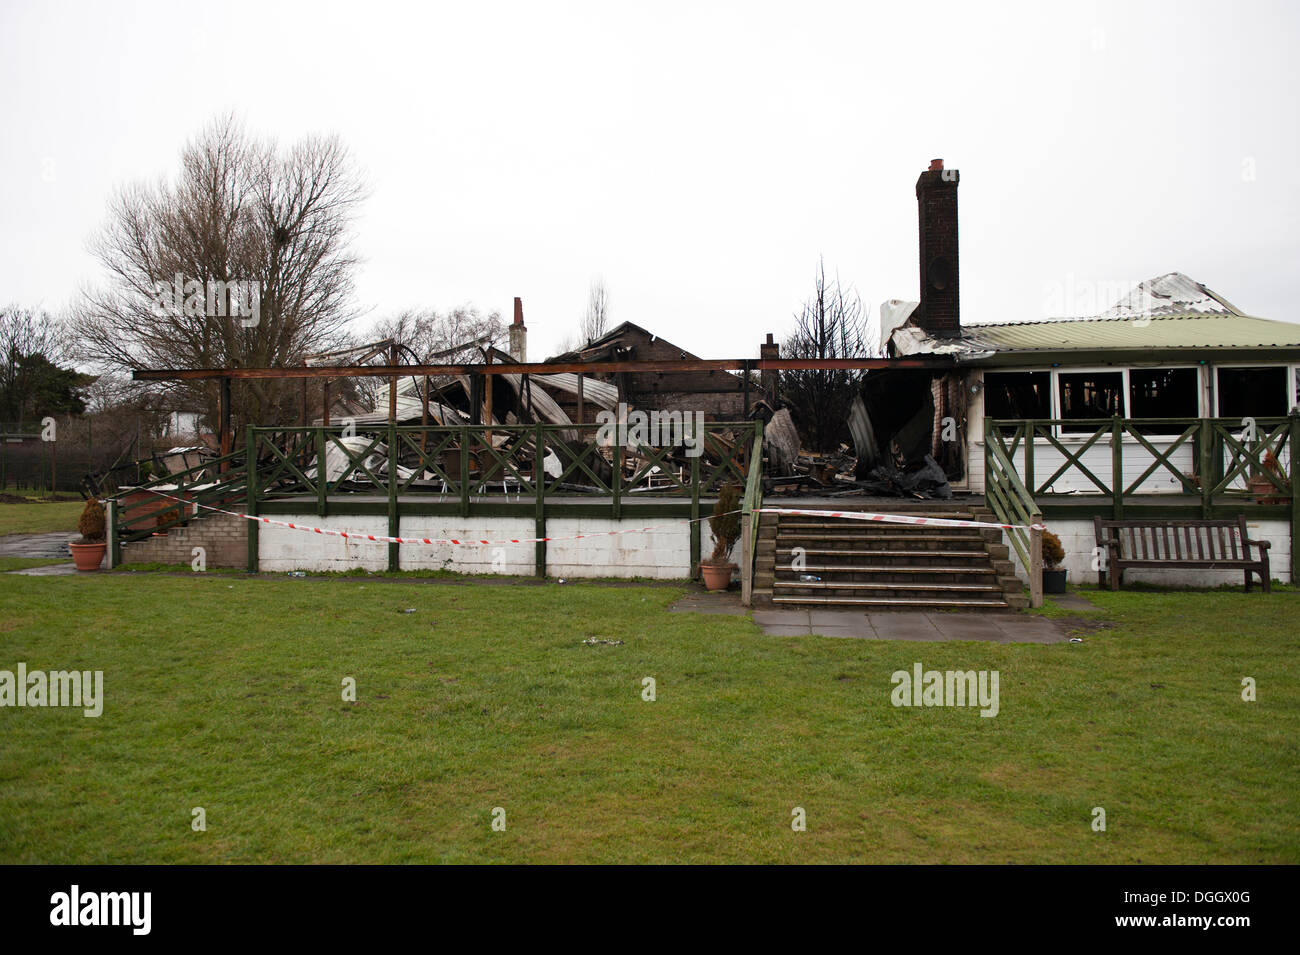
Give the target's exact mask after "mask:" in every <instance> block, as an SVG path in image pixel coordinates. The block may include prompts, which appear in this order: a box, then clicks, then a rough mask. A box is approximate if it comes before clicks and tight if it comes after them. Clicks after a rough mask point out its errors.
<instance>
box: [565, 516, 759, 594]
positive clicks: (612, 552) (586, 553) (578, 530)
mask: <svg viewBox="0 0 1300 955" xmlns="http://www.w3.org/2000/svg"><path fill="white" fill-rule="evenodd" d="M672 520H673V519H672V518H668V517H660V518H645V517H642V518H637V519H635V520H630V521H629V520H623V521H613V520H609V519H607V518H596V517H568V518H560V517H557V518H553V519H548V520H547V522H546V533H547V534H548V535H550V536H552V537H569V536H571V535H574V534H598V535H606V536H598V537H587V538H585V539H583V540H576V541H551V542H550V543H549V544H547V545H546V572H547V573H548V574H550V575H551V576H553V577H657V578H660V579H668V580H672V579H681V578H684V577H689V576H690V575H691V528H690V525H689V524H685V523H678V524H673V523H672ZM647 524H668V525H669V526H667V527H660V528H657V529H655V530H651V531H647V532H642V531H637V532H633V533H629V534H617V535H613V536H609V535H608V532H609V531H614V530H620V529H626V528H629V527H645V526H646V525H647ZM737 550H739V545H738V546H737Z"/></svg>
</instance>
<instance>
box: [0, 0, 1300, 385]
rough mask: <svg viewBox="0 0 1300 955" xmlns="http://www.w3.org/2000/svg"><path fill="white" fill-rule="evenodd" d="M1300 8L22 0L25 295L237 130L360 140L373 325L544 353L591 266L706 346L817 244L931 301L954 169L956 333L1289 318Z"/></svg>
mask: <svg viewBox="0 0 1300 955" xmlns="http://www.w3.org/2000/svg"><path fill="white" fill-rule="evenodd" d="M1298 9H1300V5H1297V4H1295V3H1286V2H1279V3H1264V2H1258V3H1256V2H1240V0H1237V2H1231V3H1228V2H1224V3H1219V4H1207V3H1146V2H1132V0H1129V2H1121V3H1116V4H1110V3H1100V4H1091V3H1077V2H1075V3H1069V4H1059V5H1049V4H1042V3H1032V4H1025V5H1020V4H1015V5H1012V4H990V3H956V4H945V3H939V2H927V3H924V4H902V3H888V4H885V3H881V4H866V3H808V2H799V3H793V2H788V3H776V4H756V3H743V4H741V3H737V4H730V3H709V2H696V3H672V2H665V0H656V2H645V3H635V4H634V3H619V2H609V0H607V2H603V3H590V4H588V3H568V4H560V3H537V2H534V3H466V2H457V3H452V4H448V3H429V4H423V3H422V4H410V5H402V4H388V3H379V2H373V0H372V2H367V3H356V2H352V3H332V2H319V0H316V2H306V3H288V2H275V0H258V2H253V3H220V2H212V3H204V4H202V5H201V6H200V5H198V4H189V3H126V2H100V3H36V2H28V0H17V2H16V0H0V130H2V131H3V133H2V135H3V141H4V148H3V150H2V151H0V302H17V303H20V304H24V305H31V306H42V307H45V308H48V309H58V308H60V307H62V306H63V305H65V304H66V303H67V302H69V301H70V300H71V299H72V297H73V296H74V295H75V294H76V292H77V290H78V288H79V287H81V286H82V285H83V284H86V283H92V282H96V281H98V280H99V278H100V276H99V271H98V266H97V264H96V262H95V261H94V260H93V259H92V258H91V257H90V256H89V254H88V253H87V251H86V249H87V240H88V238H89V237H90V235H91V234H92V233H93V232H94V231H95V230H96V228H97V227H98V226H99V225H100V224H101V223H102V221H103V219H104V214H105V211H106V202H107V199H108V197H109V195H110V193H111V191H112V190H113V189H114V187H115V186H117V185H119V184H121V183H124V182H128V181H131V180H134V179H146V180H150V179H155V178H157V177H159V176H163V175H169V174H171V173H172V172H174V171H175V170H176V168H177V157H178V154H179V151H180V148H181V146H182V145H183V143H184V141H185V140H186V139H187V138H188V137H190V136H191V135H193V134H194V133H195V132H197V131H198V130H199V129H200V128H201V127H202V126H203V125H205V124H206V123H207V122H208V121H209V120H210V119H211V118H212V117H213V116H214V115H215V114H218V113H221V112H225V111H230V110H233V111H235V112H236V113H237V114H238V115H240V116H241V117H242V118H243V119H244V120H245V121H246V123H247V125H248V127H249V129H250V130H251V131H252V132H254V133H260V134H266V135H271V136H275V137H277V138H279V139H280V140H283V141H289V140H292V139H294V138H297V137H299V136H301V135H303V134H306V133H310V132H337V133H338V134H340V135H341V136H342V138H343V139H344V141H345V142H346V143H347V144H348V145H349V146H350V148H351V149H352V150H353V152H354V154H355V156H356V158H357V160H358V162H359V163H360V165H361V166H362V168H363V169H364V170H365V173H366V175H367V177H368V180H369V182H370V184H371V186H372V188H373V193H372V195H371V198H370V199H369V200H368V201H367V203H366V205H365V207H364V212H363V215H362V217H361V218H360V220H359V221H358V223H357V240H356V242H357V247H358V249H359V251H360V252H361V254H362V255H363V256H364V257H365V259H366V263H365V265H364V267H363V269H362V271H361V273H360V276H359V282H358V291H359V299H360V304H361V305H362V306H364V307H365V308H367V309H370V310H371V314H372V316H374V315H381V314H383V313H385V312H388V311H392V310H394V309H397V308H400V307H403V306H409V305H420V306H433V307H437V308H448V307H451V306H454V305H457V304H462V303H466V302H472V303H475V304H477V305H479V306H481V307H484V308H488V309H498V310H500V311H501V312H502V314H503V315H505V316H507V317H508V316H509V314H510V309H511V301H512V298H513V296H516V295H518V296H522V297H523V299H524V307H525V316H526V319H527V322H528V325H529V329H530V341H529V357H530V358H532V359H534V360H537V359H540V358H543V357H546V355H547V354H549V353H550V349H551V347H552V346H554V345H555V344H556V343H557V342H558V341H559V340H560V338H561V337H562V336H563V335H564V334H565V333H567V332H568V331H570V330H571V329H572V328H573V327H574V326H575V324H576V322H577V320H578V318H579V317H580V316H581V314H582V312H583V309H584V307H585V303H586V297H587V291H588V286H589V283H590V282H591V280H592V278H593V277H594V276H597V275H600V276H603V277H604V279H605V282H606V285H607V287H608V289H609V292H610V297H611V303H610V304H611V318H612V320H613V321H624V320H630V321H634V322H637V323H638V324H641V325H644V326H646V327H647V328H649V329H651V330H652V331H654V332H657V333H659V334H661V335H663V336H664V337H666V338H668V339H670V340H672V341H674V342H676V343H677V344H679V345H682V346H684V347H686V348H689V349H690V350H692V351H694V352H696V353H698V354H701V355H703V356H705V357H733V356H734V357H745V356H750V355H756V354H757V346H758V342H759V341H760V340H761V339H762V337H763V334H764V333H765V332H768V331H771V332H775V333H777V335H778V337H780V336H781V335H783V334H784V333H785V332H786V331H787V330H788V329H789V326H790V323H791V314H792V312H793V311H795V310H796V309H797V308H798V307H799V304H800V302H801V301H802V300H803V299H804V298H806V297H807V295H808V294H809V292H810V290H811V286H812V279H813V273H814V271H815V269H816V265H817V261H818V257H819V256H824V257H825V261H826V266H827V269H828V271H833V272H838V273H839V275H840V277H841V278H842V279H843V280H844V281H845V282H846V283H852V284H853V285H854V286H856V288H857V289H858V291H859V292H860V294H861V296H862V297H863V299H864V300H865V301H866V302H868V303H870V306H871V308H872V310H873V312H875V311H878V309H879V304H880V302H881V301H882V300H884V299H889V298H903V299H914V298H915V297H916V295H917V286H918V275H917V271H918V266H917V250H916V199H915V194H914V192H913V189H914V185H915V182H916V177H917V175H918V174H919V173H920V172H921V170H922V169H924V168H925V167H926V166H927V165H928V163H929V161H930V159H932V158H934V157H939V156H941V157H943V158H944V159H945V161H946V164H947V166H948V167H949V168H957V169H960V171H961V174H962V179H961V190H960V204H961V291H962V318H963V321H966V322H977V321H1003V320H1017V321H1020V320H1029V319H1036V318H1043V317H1046V316H1045V313H1046V312H1047V311H1049V310H1050V309H1049V304H1048V303H1049V302H1050V301H1052V300H1053V298H1054V297H1055V299H1057V300H1059V299H1060V297H1061V289H1062V288H1063V287H1066V286H1070V285H1072V286H1073V287H1074V289H1075V290H1076V295H1078V294H1084V295H1085V296H1086V294H1087V292H1086V290H1087V288H1088V286H1087V285H1086V283H1100V284H1102V285H1103V286H1104V287H1106V288H1109V287H1112V286H1115V285H1117V284H1118V283H1129V284H1132V283H1135V282H1137V281H1139V280H1141V279H1144V278H1148V277H1151V276H1154V275H1157V274H1160V273H1164V272H1169V271H1175V270H1177V271H1182V272H1185V273H1187V274H1188V275H1191V276H1192V277H1193V278H1196V279H1198V280H1200V281H1202V282H1205V283H1206V284H1207V285H1209V286H1210V287H1211V288H1212V289H1214V290H1215V291H1217V292H1219V293H1220V294H1221V295H1223V296H1225V297H1226V298H1227V299H1228V300H1230V301H1232V302H1233V303H1234V304H1236V305H1237V306H1239V307H1240V308H1243V309H1244V310H1246V311H1247V312H1251V313H1254V314H1257V315H1262V316H1265V317H1269V318H1278V319H1284V320H1288V321H1296V320H1300V310H1298V309H1297V302H1300V268H1298V267H1297V264H1298V263H1300V238H1298V230H1297V228H1296V225H1295V222H1296V217H1297V211H1298V208H1300V170H1298V169H1297V158H1298V157H1300V142H1298V139H1300V136H1298V134H1297V126H1298V123H1297V115H1300V110H1297V107H1296V103H1295V96H1296V93H1297V89H1300V82H1298V80H1300V66H1297V62H1298V61H1300V57H1297V56H1296V55H1295V54H1294V50H1295V48H1296V44H1297V41H1298V40H1300V29H1298V28H1300V13H1297V10H1298ZM1080 289H1083V290H1084V291H1083V292H1082V293H1080V291H1079V290H1080ZM1102 304H1107V303H1102ZM1099 307H1100V306H1099ZM1097 310H1099V308H1098V309H1097Z"/></svg>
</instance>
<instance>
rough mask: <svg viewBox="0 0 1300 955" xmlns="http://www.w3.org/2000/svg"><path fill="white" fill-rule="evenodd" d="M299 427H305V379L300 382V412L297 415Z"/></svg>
mask: <svg viewBox="0 0 1300 955" xmlns="http://www.w3.org/2000/svg"><path fill="white" fill-rule="evenodd" d="M298 425H299V427H303V428H305V427H307V379H306V378H304V379H303V380H302V412H301V413H300V414H299V415H298Z"/></svg>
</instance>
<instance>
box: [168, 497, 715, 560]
mask: <svg viewBox="0 0 1300 955" xmlns="http://www.w3.org/2000/svg"><path fill="white" fill-rule="evenodd" d="M146 490H148V491H150V492H152V493H154V494H157V495H158V496H159V497H165V498H167V499H168V500H172V501H177V502H179V503H181V504H185V505H189V506H193V507H201V508H203V509H204V510H205V511H215V512H216V513H218V514H225V515H227V516H228V517H242V518H244V520H248V521H256V522H257V523H259V524H271V525H273V526H275V527H287V528H289V529H290V530H294V531H305V532H306V533H308V534H325V535H328V536H330V537H346V538H348V539H349V540H353V539H355V540H367V541H374V542H375V543H376V544H456V545H458V546H460V547H483V546H488V547H490V546H493V545H501V544H541V543H544V542H546V541H578V540H584V539H586V538H589V537H614V536H616V535H618V534H643V533H645V532H646V531H655V530H660V529H662V528H665V527H677V526H679V525H681V524H694V523H695V522H696V521H707V520H708V519H709V518H708V517H690V518H686V519H684V520H680V521H670V522H668V523H666V524H652V525H650V526H649V527H629V528H626V529H624V530H619V531H604V532H602V533H599V534H572V535H570V536H567V537H512V538H510V539H509V540H495V541H491V540H458V539H456V538H452V537H389V536H387V535H385V534H361V533H357V532H356V531H340V530H334V529H333V528H329V527H308V526H306V525H304V524H294V523H292V522H290V521H277V520H274V519H273V518H270V517H261V516H260V515H257V514H242V513H240V512H239V511H227V510H223V509H222V508H220V507H212V506H210V505H208V504H200V503H198V502H197V501H187V500H185V499H184V498H180V497H174V496H172V495H171V494H164V493H163V492H162V491H157V490H154V489H153V488H146ZM727 513H728V514H739V513H741V512H740V511H739V510H735V511H728V512H727Z"/></svg>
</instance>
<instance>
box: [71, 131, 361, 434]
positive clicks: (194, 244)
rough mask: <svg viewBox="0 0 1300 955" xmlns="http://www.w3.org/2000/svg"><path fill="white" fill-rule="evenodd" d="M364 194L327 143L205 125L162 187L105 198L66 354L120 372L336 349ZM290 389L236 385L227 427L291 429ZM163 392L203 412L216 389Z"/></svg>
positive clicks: (276, 359) (332, 141) (280, 360)
mask: <svg viewBox="0 0 1300 955" xmlns="http://www.w3.org/2000/svg"><path fill="white" fill-rule="evenodd" d="M363 197H364V188H363V186H362V184H361V180H360V176H359V174H358V172H357V170H356V168H355V166H354V164H353V162H352V160H351V159H350V157H349V155H348V152H347V150H346V149H345V148H344V146H343V145H342V143H341V142H340V141H339V140H338V139H337V138H336V137H309V138H307V139H304V140H302V141H300V142H298V143H296V144H294V145H292V146H291V147H289V148H288V149H287V150H280V149H279V148H277V146H276V145H275V144H274V143H271V142H266V141H261V140H257V139H254V138H252V137H250V136H249V135H248V134H247V133H246V132H245V130H244V129H243V127H242V125H240V124H239V123H238V122H237V121H236V120H235V119H234V118H233V117H229V116H227V117H223V118H220V119H218V120H216V121H214V122H213V123H212V124H211V125H209V126H208V127H207V128H206V129H205V130H203V131H202V132H201V133H200V134H199V135H198V136H197V137H196V138H195V139H194V140H192V141H191V142H190V143H189V144H188V145H187V146H186V147H185V149H184V151H183V152H182V154H181V170H180V174H179V176H178V177H177V178H176V179H175V180H174V181H172V182H163V183H160V184H158V185H156V186H145V185H140V184H136V185H131V186H127V187H125V188H123V189H121V190H120V191H119V192H118V194H117V195H116V196H115V197H114V199H113V200H112V201H111V203H110V207H109V218H108V222H107V224H106V225H105V226H104V228H103V230H102V232H101V233H100V234H99V236H98V237H97V239H96V241H95V243H94V246H93V248H94V252H95V254H96V255H97V257H98V258H99V260H100V262H101V263H102V264H103V266H104V267H105V268H106V269H107V271H108V273H109V281H108V283H107V285H106V286H104V287H102V288H99V289H94V290H91V291H88V292H86V293H85V294H84V296H83V299H82V301H81V302H80V303H79V305H78V307H77V308H76V310H75V314H74V317H73V322H72V330H73V332H74V334H75V341H76V350H77V355H78V357H79V358H81V359H83V360H85V361H89V362H92V363H95V364H97V365H99V366H100V367H102V368H106V369H119V370H128V369H132V368H148V367H154V368H203V367H209V368H210V367H222V366H239V365H242V366H282V365H296V364H301V362H302V358H303V356H304V355H306V354H309V353H312V352H319V351H326V350H328V349H330V348H332V347H335V346H337V345H339V344H342V343H344V342H345V341H346V332H345V329H346V325H347V323H348V322H349V321H350V320H351V319H352V318H353V316H354V307H353V304H352V293H353V275H354V272H355V269H356V266H357V264H358V261H359V260H358V259H357V257H356V255H355V254H354V253H353V252H352V250H351V249H350V247H349V229H350V226H351V221H352V217H353V215H354V214H355V212H356V208H357V205H358V204H359V202H360V201H361V200H362V198H363ZM173 287H175V292H176V294H174V295H173V294H171V293H170V292H169V290H170V289H172V288H173ZM214 289H215V294H214ZM231 289H235V290H237V292H238V294H239V295H241V296H242V301H237V300H236V298H237V296H236V295H233V294H232V293H231ZM250 298H251V299H252V301H249V299H250ZM182 299H183V302H182V301H181V300H182ZM241 305H242V308H241V307H240V306H241ZM250 306H251V307H250ZM232 312H236V313H237V314H231V313H232ZM292 384H293V383H290V382H281V381H275V380H265V381H249V382H237V383H236V386H235V389H234V394H233V396H232V397H233V402H232V404H233V408H234V412H235V415H236V420H237V421H241V422H255V423H268V424H269V423H274V422H278V421H284V420H291V419H292V418H293V417H294V416H295V413H296V405H295V400H294V394H295V390H294V389H293V388H292ZM175 392H176V393H177V394H179V395H180V396H181V398H182V399H183V400H184V401H186V402H187V403H189V404H191V405H192V406H197V407H207V408H210V409H212V411H211V415H210V418H214V417H215V412H216V396H217V386H216V384H215V383H213V382H193V383H184V384H182V385H180V386H178V387H177V388H176V389H175ZM210 423H215V421H214V420H212V421H210Z"/></svg>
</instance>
